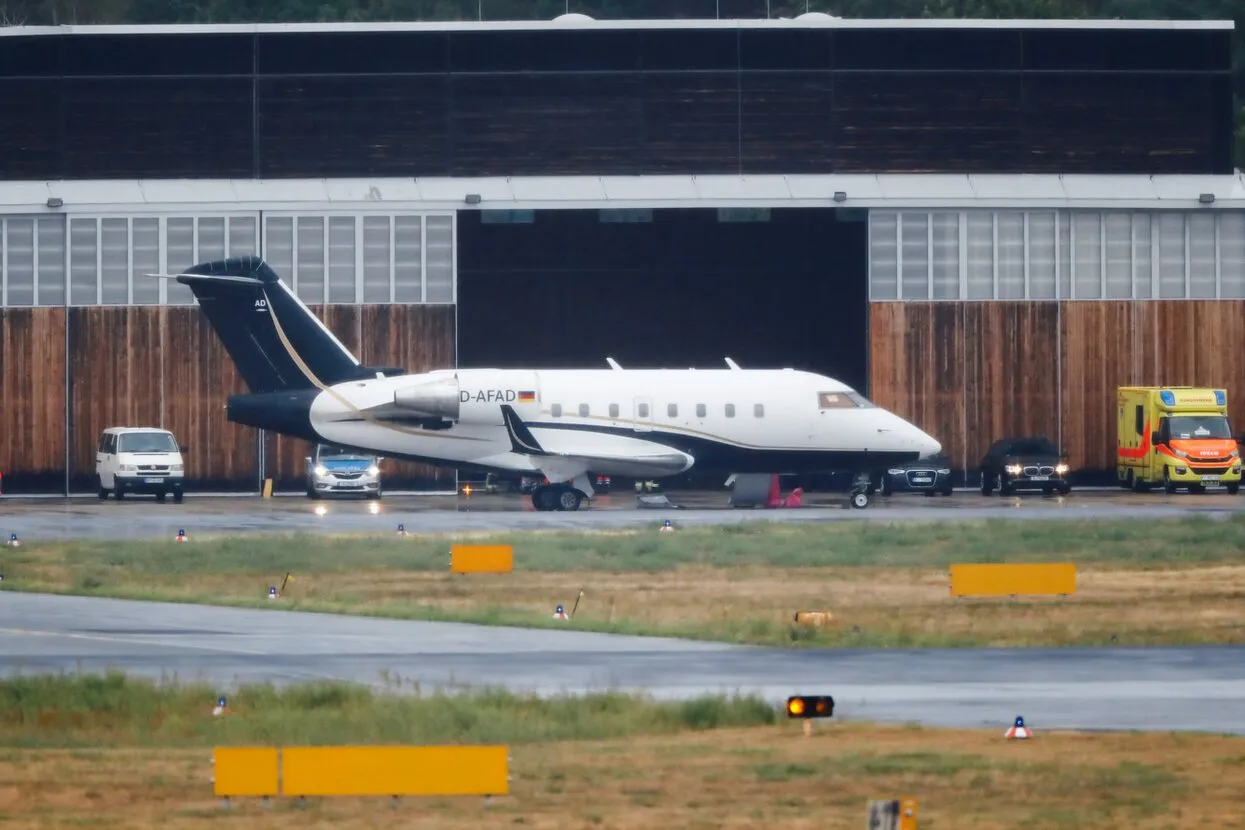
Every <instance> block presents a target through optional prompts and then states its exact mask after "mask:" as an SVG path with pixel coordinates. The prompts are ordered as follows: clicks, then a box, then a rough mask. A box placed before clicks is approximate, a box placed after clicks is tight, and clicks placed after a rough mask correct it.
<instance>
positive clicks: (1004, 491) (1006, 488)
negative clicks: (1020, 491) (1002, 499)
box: [998, 475, 1016, 496]
mask: <svg viewBox="0 0 1245 830" xmlns="http://www.w3.org/2000/svg"><path fill="white" fill-rule="evenodd" d="M998 484H999V495H1000V496H1010V495H1011V494H1012V493H1014V492H1016V491H1015V489H1014V488H1013V487H1012V485H1011V482H1010V481H1007V480H1006V479H1005V478H1003V476H1002V475H1000V476H999V482H998Z"/></svg>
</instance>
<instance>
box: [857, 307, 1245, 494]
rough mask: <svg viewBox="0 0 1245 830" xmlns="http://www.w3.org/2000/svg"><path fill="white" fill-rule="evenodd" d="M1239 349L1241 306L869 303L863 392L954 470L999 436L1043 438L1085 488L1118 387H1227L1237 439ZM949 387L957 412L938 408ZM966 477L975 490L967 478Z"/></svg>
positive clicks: (948, 400)
mask: <svg viewBox="0 0 1245 830" xmlns="http://www.w3.org/2000/svg"><path fill="white" fill-rule="evenodd" d="M956 342H959V343H961V344H962V347H961V348H962V352H960V355H961V357H958V358H957V356H956V352H955V349H954V347H953V345H952V344H954V343H956ZM1242 342H1245V301H1241V300H1173V301H1127V300H1123V301H1112V300H1103V301H1098V300H1095V301H1065V302H1061V303H1055V302H988V303H876V304H873V305H872V306H871V308H870V389H871V394H872V396H873V399H874V400H875V401H876V402H877V403H878V404H879V405H880V406H885V407H886V408H888V409H892V410H894V411H895V412H897V413H899V414H900V415H902V416H903V417H905V418H908V419H910V420H912V421H913V422H914V423H916V424H917V425H918V426H920V427H921V428H922V429H925V430H927V431H928V432H930V434H932V435H934V436H935V437H936V438H938V439H939V440H940V441H942V442H943V445H944V447H946V448H947V450H948V452H949V453H950V454H951V458H952V461H953V463H956V464H959V465H963V466H961V469H967V470H969V471H971V470H972V469H973V468H974V466H975V465H976V463H977V462H978V461H979V459H980V457H981V454H982V453H984V451H985V450H986V448H987V447H988V446H989V444H990V442H991V441H993V440H995V439H996V438H999V437H1002V436H1005V435H1009V434H1043V433H1044V434H1046V435H1047V436H1048V437H1050V438H1051V439H1052V440H1053V441H1055V442H1057V443H1058V444H1060V445H1061V446H1062V447H1063V448H1064V449H1065V450H1067V451H1068V452H1069V454H1070V456H1071V458H1070V461H1071V463H1072V465H1073V467H1074V468H1075V469H1077V470H1080V471H1082V479H1083V480H1086V481H1089V480H1091V479H1092V480H1094V481H1097V482H1102V483H1106V482H1109V481H1110V479H1111V475H1112V473H1113V470H1114V467H1115V441H1116V436H1115V424H1116V414H1115V390H1116V388H1117V387H1119V386H1127V385H1156V386H1157V385H1165V384H1166V385H1172V386H1222V387H1225V388H1227V390H1228V399H1229V405H1230V415H1231V418H1232V422H1233V425H1234V429H1235V430H1236V432H1237V433H1238V434H1239V433H1241V432H1245V350H1243V349H1242V348H1241V346H1240V344H1241V343H1242ZM957 359H962V360H963V368H962V369H959V370H958V371H957V370H956V369H955V366H954V364H955V361H956V360H957ZM957 382H962V384H963V404H962V405H963V413H962V415H961V416H956V415H953V414H951V413H950V412H948V411H947V410H948V409H951V408H953V407H954V400H955V398H954V395H953V394H951V393H950V392H949V389H951V388H953V387H954V385H955V384H956V383H957ZM960 423H962V424H963V434H964V437H963V438H962V439H960V438H958V437H957V436H956V434H955V432H956V428H957V424H960ZM968 481H969V483H970V484H975V483H976V479H975V477H974V476H973V475H972V474H971V472H970V475H969V477H968Z"/></svg>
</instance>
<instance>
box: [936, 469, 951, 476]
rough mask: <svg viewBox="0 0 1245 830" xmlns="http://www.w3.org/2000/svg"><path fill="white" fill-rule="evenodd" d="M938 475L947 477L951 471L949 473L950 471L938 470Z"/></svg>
mask: <svg viewBox="0 0 1245 830" xmlns="http://www.w3.org/2000/svg"><path fill="white" fill-rule="evenodd" d="M938 475H940V476H949V475H951V471H950V470H939V471H938Z"/></svg>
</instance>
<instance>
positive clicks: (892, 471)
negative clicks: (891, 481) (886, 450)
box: [886, 470, 903, 476]
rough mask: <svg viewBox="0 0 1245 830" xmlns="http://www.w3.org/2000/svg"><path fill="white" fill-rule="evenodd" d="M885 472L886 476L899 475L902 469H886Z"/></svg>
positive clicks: (901, 473)
mask: <svg viewBox="0 0 1245 830" xmlns="http://www.w3.org/2000/svg"><path fill="white" fill-rule="evenodd" d="M886 474H887V475H888V476H901V475H903V470H887V471H886Z"/></svg>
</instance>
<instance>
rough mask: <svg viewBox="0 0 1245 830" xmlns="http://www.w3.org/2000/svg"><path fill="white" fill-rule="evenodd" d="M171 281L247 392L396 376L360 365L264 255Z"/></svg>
mask: <svg viewBox="0 0 1245 830" xmlns="http://www.w3.org/2000/svg"><path fill="white" fill-rule="evenodd" d="M176 278H177V281H178V282H180V283H182V284H183V285H186V286H189V288H190V290H191V291H192V292H193V293H194V295H195V298H196V299H197V300H198V301H199V306H200V307H201V308H202V309H203V313H204V314H205V315H206V316H207V319H208V322H209V323H210V324H211V326H212V329H213V330H214V331H215V332H216V335H217V337H219V338H220V339H221V342H222V344H224V346H225V349H226V351H228V352H229V356H230V358H232V359H233V362H234V364H235V365H237V367H238V372H239V373H240V374H241V375H242V379H243V380H244V381H245V382H246V385H247V388H248V389H250V391H251V392H279V391H283V390H290V389H313V388H321V389H322V388H324V387H326V386H331V385H333V384H335V383H341V382H342V381H346V380H354V379H359V378H367V377H374V376H376V375H377V374H397V373H400V372H401V370H400V369H396V368H389V369H369V368H368V367H365V366H361V365H360V363H359V361H358V359H357V358H355V356H354V355H352V354H351V353H350V351H349V350H348V349H347V348H346V347H345V346H344V345H342V343H341V341H340V340H338V339H337V338H336V337H334V336H333V333H332V332H331V331H329V330H328V328H327V327H326V326H325V325H324V324H323V323H322V322H321V321H320V320H319V319H318V318H317V317H316V316H315V315H314V314H312V313H311V310H310V309H309V308H307V306H306V305H304V304H303V302H302V301H301V300H300V299H299V298H298V297H297V296H296V295H295V294H294V292H292V291H290V289H289V288H288V287H287V286H286V285H285V283H284V282H282V281H281V279H280V278H279V277H278V276H277V275H276V273H275V272H273V270H272V269H271V268H270V267H269V266H268V264H267V263H266V262H264V260H263V259H262V258H261V257H258V256H246V257H233V258H230V259H221V260H214V261H212V262H203V263H199V264H198V265H194V266H192V267H190V268H187V269H186V270H185V271H183V272H181V273H179V274H177V275H176Z"/></svg>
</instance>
